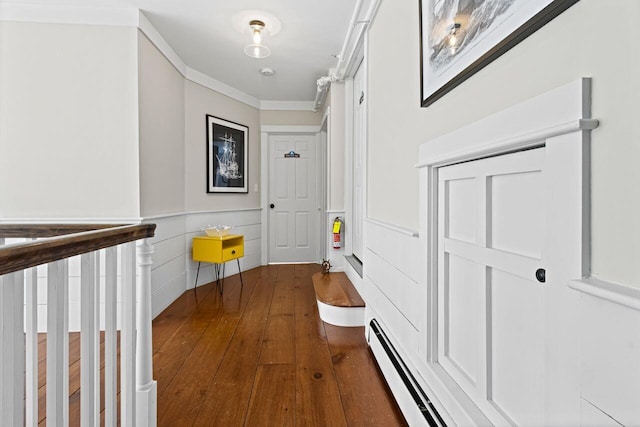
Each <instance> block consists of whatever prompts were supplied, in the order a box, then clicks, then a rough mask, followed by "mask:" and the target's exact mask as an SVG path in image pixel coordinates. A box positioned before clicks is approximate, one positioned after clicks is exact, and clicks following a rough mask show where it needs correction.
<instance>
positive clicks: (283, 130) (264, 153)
mask: <svg viewBox="0 0 640 427" xmlns="http://www.w3.org/2000/svg"><path fill="white" fill-rule="evenodd" d="M319 132H320V126H268V125H266V126H261V127H260V169H261V171H260V186H261V188H262V191H261V193H260V205H261V207H262V214H261V219H262V233H261V236H262V242H261V263H262V265H267V264H268V263H269V210H268V209H267V206H268V204H269V137H270V136H271V135H287V134H289V135H300V134H307V135H314V136H315V137H316V139H317V138H318V134H319ZM317 145H318V144H316V146H317ZM316 150H317V147H316ZM316 173H317V172H316ZM323 185H324V183H323ZM316 211H317V209H316ZM316 232H317V233H318V234H320V230H319V229H318V230H317V231H316ZM320 238H321V236H319V235H318V240H317V241H318V242H319V241H320V240H319V239H320ZM318 256H319V252H318Z"/></svg>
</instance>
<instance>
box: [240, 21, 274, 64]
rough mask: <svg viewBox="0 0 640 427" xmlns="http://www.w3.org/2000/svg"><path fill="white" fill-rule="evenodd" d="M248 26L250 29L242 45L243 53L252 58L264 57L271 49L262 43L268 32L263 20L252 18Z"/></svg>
mask: <svg viewBox="0 0 640 427" xmlns="http://www.w3.org/2000/svg"><path fill="white" fill-rule="evenodd" d="M249 28H250V29H251V32H250V39H249V41H248V43H247V44H246V45H245V47H244V53H246V54H247V55H248V56H250V57H252V58H258V59H259V58H266V57H267V56H269V55H270V54H271V50H270V49H269V48H268V47H267V46H265V44H264V39H265V38H266V35H267V33H268V31H267V30H266V28H265V25H264V22H263V21H260V20H258V19H253V20H251V21H250V22H249Z"/></svg>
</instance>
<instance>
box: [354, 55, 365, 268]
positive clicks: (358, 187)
mask: <svg viewBox="0 0 640 427" xmlns="http://www.w3.org/2000/svg"><path fill="white" fill-rule="evenodd" d="M363 64H364V61H363V62H361V63H360V66H359V67H358V69H357V71H356V73H355V75H354V77H353V193H352V194H353V206H352V213H353V215H352V218H353V224H351V236H352V250H351V252H352V253H353V255H354V256H356V257H357V258H358V259H359V260H361V261H362V260H363V259H364V258H363V255H364V251H363V240H364V239H363V229H364V224H363V221H364V179H365V176H364V162H365V158H364V152H365V151H364V147H365V137H366V129H365V126H366V106H367V97H366V94H365V84H364V77H365V75H364V74H365V73H364V66H363Z"/></svg>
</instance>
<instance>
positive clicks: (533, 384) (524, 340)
mask: <svg viewBox="0 0 640 427" xmlns="http://www.w3.org/2000/svg"><path fill="white" fill-rule="evenodd" d="M489 277H490V279H489V280H490V282H491V284H490V289H491V314H490V316H491V342H492V346H491V355H492V363H491V367H492V368H491V372H492V375H491V379H490V382H491V389H492V400H493V402H494V404H495V405H496V407H497V408H498V409H499V410H500V411H501V412H503V413H504V414H505V415H506V416H507V417H508V418H509V419H510V420H511V421H513V422H514V423H515V424H516V425H530V426H537V425H539V426H541V425H544V424H545V423H544V416H543V414H544V406H543V402H544V399H541V396H543V395H544V375H545V371H544V351H540V349H544V348H545V342H544V337H545V334H544V320H545V316H544V304H543V296H544V287H543V286H544V285H541V284H539V283H537V282H533V281H530V280H525V279H522V278H520V277H518V276H514V275H512V274H509V273H506V272H503V271H500V270H496V269H492V270H490V274H489ZM576 363H577V361H576Z"/></svg>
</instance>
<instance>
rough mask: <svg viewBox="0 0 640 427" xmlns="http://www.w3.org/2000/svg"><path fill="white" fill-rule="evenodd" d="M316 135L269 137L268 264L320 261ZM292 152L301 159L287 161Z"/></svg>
mask: <svg viewBox="0 0 640 427" xmlns="http://www.w3.org/2000/svg"><path fill="white" fill-rule="evenodd" d="M314 142H315V136H314V135H271V136H270V137H269V159H270V160H269V204H270V205H273V208H271V207H269V262H315V261H317V259H316V258H317V247H316V231H317V229H318V227H317V221H318V218H317V217H318V215H317V207H316V196H315V192H316V150H315V145H314ZM291 151H293V152H294V153H296V154H298V155H299V157H285V154H287V153H290V152H291Z"/></svg>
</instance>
